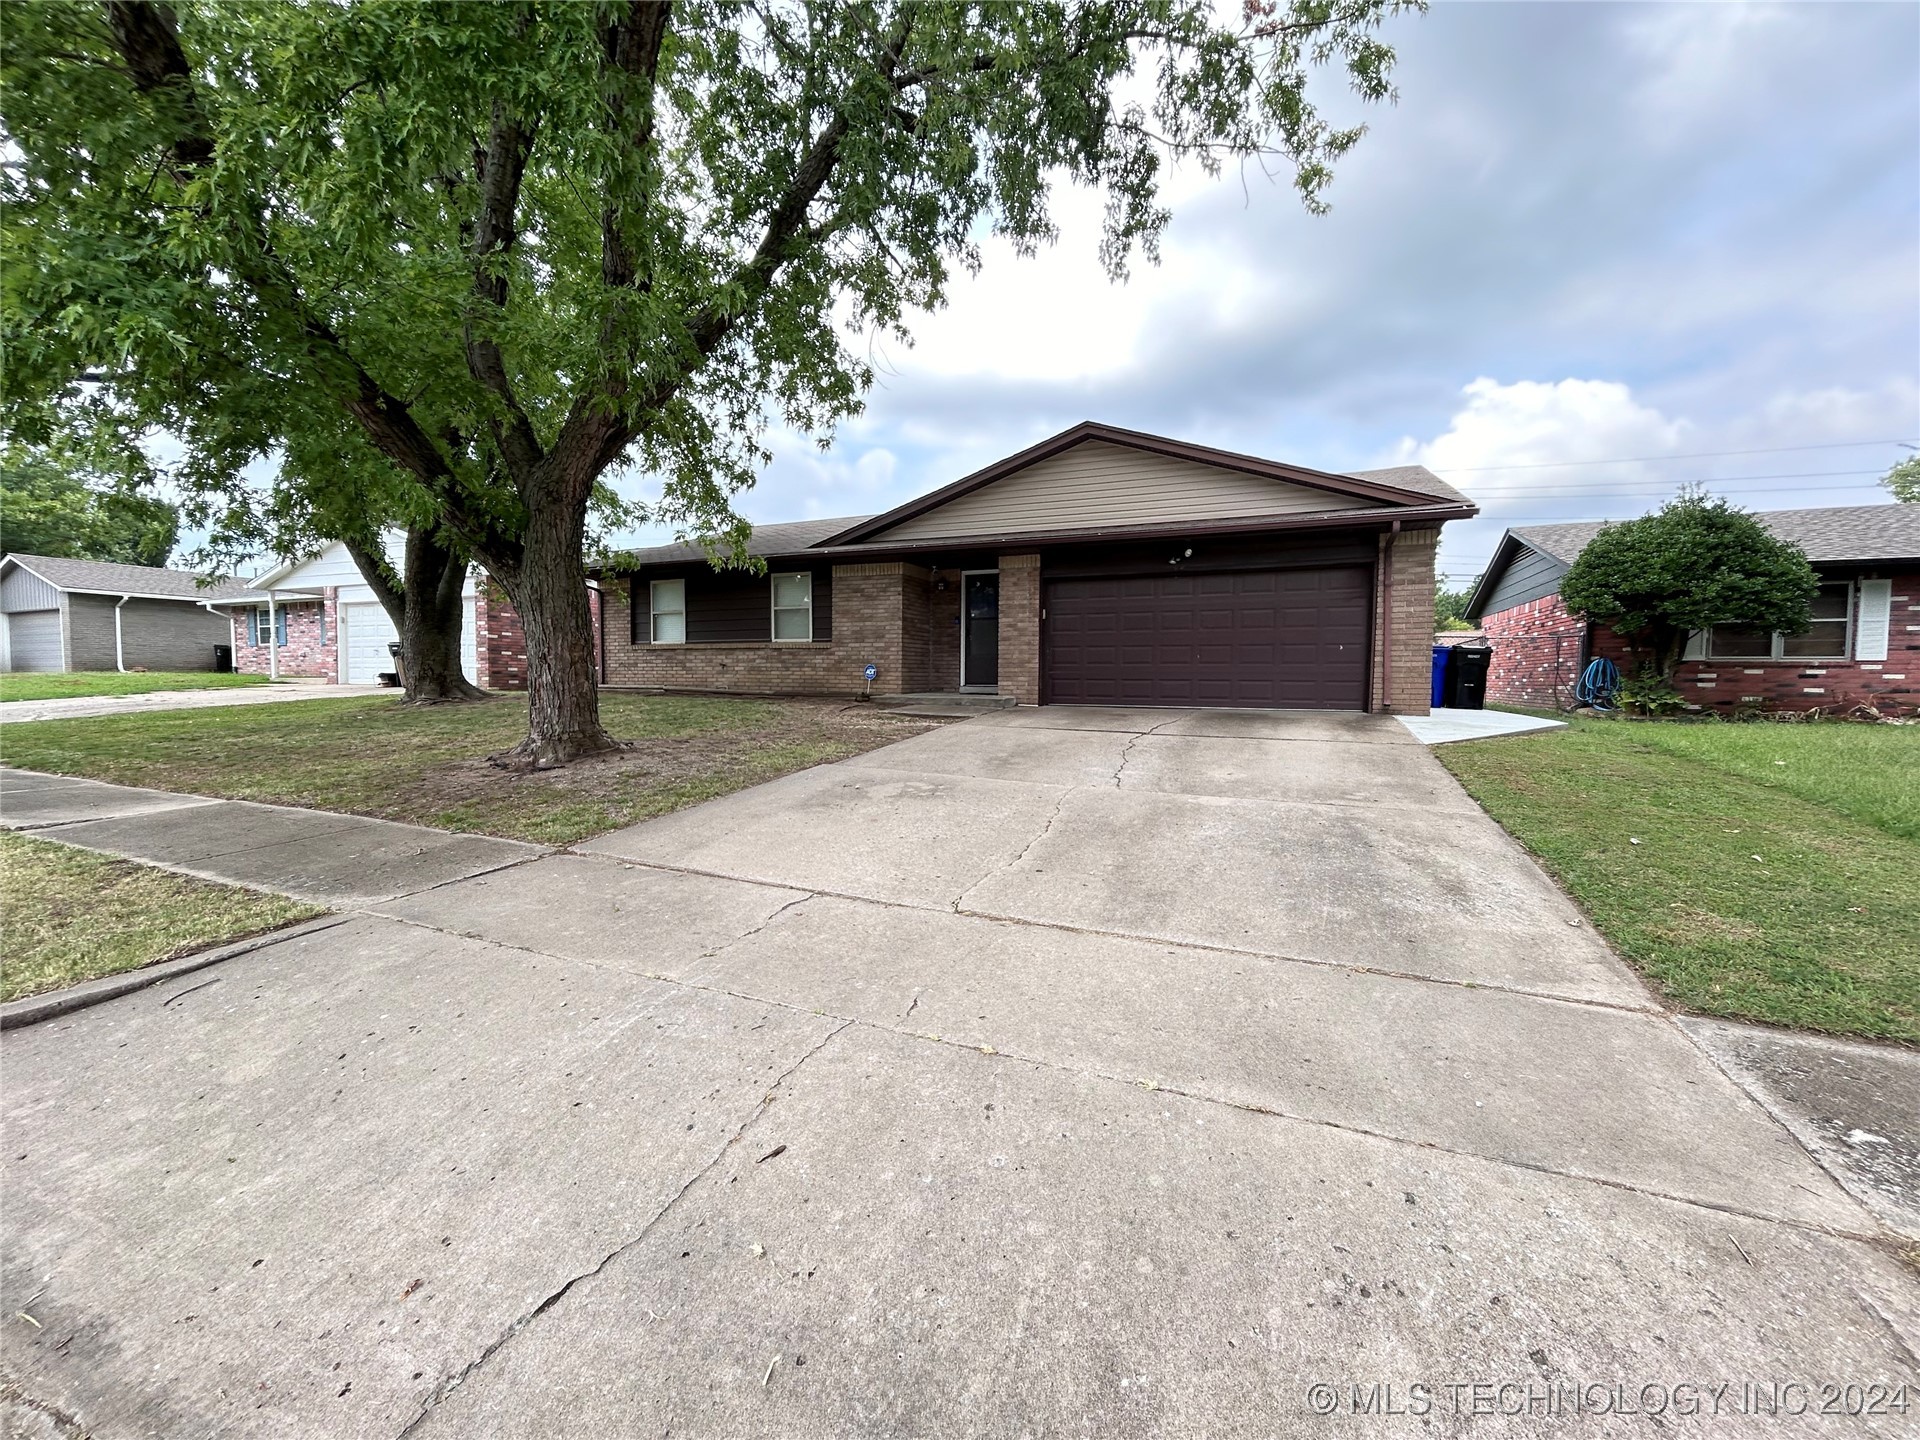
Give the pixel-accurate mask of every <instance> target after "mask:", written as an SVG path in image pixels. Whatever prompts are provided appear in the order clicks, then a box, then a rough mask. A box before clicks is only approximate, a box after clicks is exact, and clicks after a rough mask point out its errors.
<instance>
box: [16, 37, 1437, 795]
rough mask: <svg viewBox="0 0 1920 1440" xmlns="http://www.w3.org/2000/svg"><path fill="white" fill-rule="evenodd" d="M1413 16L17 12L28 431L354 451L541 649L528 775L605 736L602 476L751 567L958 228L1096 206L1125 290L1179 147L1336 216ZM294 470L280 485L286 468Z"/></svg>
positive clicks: (1039, 226) (20, 371) (962, 257)
mask: <svg viewBox="0 0 1920 1440" xmlns="http://www.w3.org/2000/svg"><path fill="white" fill-rule="evenodd" d="M1411 8H1418V4H1417V0H1414V3H1408V0H1282V3H1276V0H1244V8H1243V9H1242V10H1241V11H1240V13H1239V14H1238V15H1229V14H1228V13H1227V12H1226V10H1225V8H1224V7H1221V6H1218V5H1217V4H1215V3H1214V0H1026V3H1018V4H1015V3H982V0H817V3H816V0H764V3H756V4H744V3H738V0H618V3H616V0H567V3H539V0H524V3H520V0H515V3H508V0H502V3H489V4H474V3H460V4H454V3H431V0H406V3H395V0H354V3H344V4H341V3H330V0H328V3H322V0H276V3H273V4H264V5H231V4H221V3H214V0H192V3H181V4H178V5H175V6H167V5H159V4H148V3H140V0H105V3H104V4H94V3H82V0H15V3H13V4H12V5H10V6H9V7H8V31H9V35H8V44H7V45H6V47H5V51H4V55H3V56H0V106H3V107H4V110H3V112H0V126H3V127H4V131H5V135H4V143H5V144H6V146H7V148H8V151H9V155H10V157H11V158H10V159H9V163H8V165H7V166H6V167H5V169H4V172H0V173H3V175H4V179H3V180H0V184H4V186H5V201H6V205H7V208H8V212H9V213H8V216H7V221H8V224H7V230H6V241H7V247H8V254H7V261H8V263H7V271H8V280H7V285H6V287H5V289H4V292H0V294H3V296H4V314H3V315H0V319H3V320H4V325H5V334H4V339H5V342H6V343H7V345H8V347H9V358H10V365H9V367H8V373H7V377H6V385H7V387H8V390H7V400H8V402H9V404H10V406H11V407H12V409H13V412H14V413H13V415H12V416H11V418H12V419H13V421H14V423H15V424H16V425H20V424H23V423H28V422H33V423H40V424H45V425H59V426H67V427H70V426H75V425H80V424H85V425H89V426H92V427H95V428H96V429H106V430H117V431H119V432H121V433H123V434H126V435H137V434H141V433H146V432H149V431H150V430H151V429H153V428H154V427H162V428H164V429H166V430H168V431H170V432H172V433H173V434H174V435H176V436H178V437H180V438H181V440H182V441H183V442H184V443H185V444H186V446H187V448H188V452H189V456H190V459H189V462H188V466H187V469H189V470H190V471H194V472H196V473H197V475H198V476H199V477H200V478H202V479H204V480H206V481H207V483H210V484H219V483H224V482H225V477H227V476H230V475H231V474H233V473H235V466H234V462H235V460H236V459H237V458H238V457H241V456H253V455H260V454H265V453H267V452H268V451H270V450H271V449H273V448H274V447H276V446H278V447H282V448H284V449H285V450H286V451H287V453H288V454H290V455H293V454H301V455H307V456H316V457H323V456H324V454H325V451H326V447H327V446H328V445H330V444H334V443H336V442H337V441H338V437H339V436H340V435H341V434H342V432H343V431H344V430H347V429H351V430H352V431H354V432H355V433H356V435H357V439H356V441H355V442H354V443H355V444H358V445H360V446H363V447H366V448H370V449H371V450H372V451H374V452H377V453H378V454H379V455H380V456H381V457H383V458H384V460H385V461H386V462H388V463H389V464H390V465H391V466H392V467H393V468H394V469H395V470H396V471H397V472H398V473H399V474H400V475H402V476H404V477H405V479H406V483H407V484H408V485H409V486H411V487H412V488H413V489H414V490H415V491H417V493H418V495H419V496H420V497H422V501H423V503H424V505H425V506H426V507H427V508H428V510H429V512H430V513H431V515H432V516H433V517H434V519H435V520H436V521H437V522H438V524H439V526H440V527H441V529H442V531H443V532H444V536H445V537H446V538H447V539H448V540H449V541H451V542H452V543H457V544H458V545H459V546H461V547H463V548H464V550H465V551H466V552H468V553H470V554H472V555H473V556H475V557H477V558H478V559H479V560H480V561H481V562H482V563H483V564H484V565H485V566H486V568H487V569H488V570H489V571H490V572H491V573H492V575H493V576H494V577H495V578H496V579H497V580H498V581H499V582H500V584H501V585H502V586H503V587H504V588H505V590H506V591H507V593H508V594H509V596H511V598H512V599H513V601H514V604H515V606H516V608H517V609H518V611H519V613H520V617H521V620H522V623H523V625H524V626H525V629H526V634H527V641H528V661H529V681H530V689H531V692H532V693H531V696H530V700H531V707H530V714H531V734H530V736H529V741H528V744H527V745H526V746H525V747H523V749H522V752H521V755H520V757H519V758H520V759H522V760H524V761H526V762H528V763H549V762H554V761H562V760H565V759H568V758H571V757H573V756H575V755H580V754H584V753H590V752H592V751H594V750H597V749H601V748H604V747H605V746H606V745H608V744H610V743H611V741H610V740H609V739H608V737H607V736H606V735H605V734H604V732H603V731H602V730H601V728H600V724H599V718H598V708H597V701H596V696H595V691H594V671H593V657H592V650H591V631H590V625H589V616H588V610H587V602H586V596H585V593H584V590H583V586H582V583H581V572H582V565H583V550H584V540H583V536H584V532H585V529H586V526H587V523H588V516H589V511H590V508H591V506H592V505H593V503H594V500H595V496H596V493H599V494H600V495H601V496H602V498H603V499H604V498H605V492H604V490H600V489H599V487H600V486H601V485H602V483H603V477H604V476H605V475H606V473H607V472H608V471H609V469H610V468H612V467H615V466H619V465H623V464H630V465H632V466H634V467H637V468H640V469H644V470H646V471H648V472H651V474H652V475H654V476H655V477H657V479H658V481H659V484H660V494H659V498H658V500H657V501H656V502H654V503H652V504H651V505H649V506H647V507H645V509H644V513H643V514H642V516H641V517H640V518H644V519H646V520H649V521H653V522H665V523H669V524H673V525H676V526H678V527H680V528H681V529H683V530H685V531H687V532H690V533H696V534H699V535H702V536H709V537H717V538H720V539H722V540H724V541H727V542H729V543H731V544H733V545H734V546H736V547H737V546H738V543H739V542H740V541H741V540H742V538H743V537H744V533H745V527H744V524H743V522H741V521H740V520H739V519H738V518H737V517H736V516H735V514H734V512H733V508H732V503H731V502H732V499H733V497H734V496H735V495H736V494H737V493H738V492H739V490H740V489H741V487H743V486H745V485H747V484H748V483H750V482H751V480H752V478H753V476H754V474H755V473H756V471H757V469H758V467H759V465H760V464H762V463H763V462H764V460H765V458H766V457H765V455H764V454H763V453H762V448H761V444H760V436H761V434H762V431H763V427H764V425H765V424H766V423H767V421H768V420H769V419H770V418H771V417H776V416H777V417H778V418H779V419H780V420H782V421H784V422H785V423H787V424H789V425H791V426H793V427H795V428H798V429H802V430H808V431H812V432H815V433H817V434H820V435H823V436H824V435H826V434H827V433H830V431H831V429H832V427H833V425H834V424H835V423H836V422H837V421H838V420H840V419H841V418H843V417H845V416H847V415H850V414H852V413H854V412H855V411H857V410H858V409H859V406H860V399H861V396H862V394H863V393H864V391H865V390H866V388H867V387H868V385H869V384H870V383H871V381H872V378H873V375H872V370H871V367H870V364H869V361H868V358H867V357H868V355H869V354H870V353H871V350H870V341H871V339H872V338H873V337H874V336H875V335H877V334H890V335H893V336H895V337H897V338H899V339H900V340H902V341H905V340H907V339H908V338H909V334H908V332H909V322H910V317H911V316H912V315H914V314H915V313H917V312H919V311H923V310H926V309H929V308H932V307H936V306H938V305H941V304H943V303H944V302H945V298H946V294H947V286H948V282H949V279H950V277H951V275H952V273H953V272H954V270H955V268H956V267H958V268H961V269H968V268H972V267H975V266H977V265H978V263H979V259H980V248H979V247H980V240H981V238H982V236H984V235H986V234H988V233H996V234H999V235H1003V236H1006V237H1009V238H1010V239H1011V240H1012V241H1013V242H1014V243H1015V245H1016V246H1018V247H1020V248H1022V249H1026V250H1031V249H1033V248H1035V247H1037V246H1039V245H1042V244H1045V243H1047V242H1049V241H1051V240H1052V239H1054V238H1055V233H1056V232H1055V228H1054V224H1053V221H1052V220H1051V218H1050V200H1051V196H1052V193H1053V191H1054V189H1055V188H1056V187H1058V186H1060V185H1063V184H1083V185H1089V186H1095V187H1099V188H1101V189H1102V190H1103V191H1104V194H1105V196H1106V210H1105V227H1104V238H1103V240H1102V242H1101V248H1100V258H1101V260H1102V262H1103V263H1104V265H1105V266H1106V269H1107V270H1108V272H1109V273H1110V274H1111V275H1113V276H1115V277H1119V276H1122V275H1124V274H1125V272H1126V268H1127V265H1128V262H1129V259H1130V258H1131V257H1132V256H1134V255H1136V254H1144V255H1146V256H1148V257H1152V256H1153V255H1154V254H1155V251H1156V246H1157V243H1158V240H1159V237H1160V234H1161V232H1162V230H1163V228H1164V227H1165V225H1166V223H1167V219H1168V216H1167V212H1166V210H1165V208H1164V207H1163V206H1162V205H1161V204H1160V203H1159V200H1158V195H1159V183H1160V179H1161V174H1162V168H1163V166H1164V165H1165V164H1166V163H1167V161H1168V160H1169V159H1184V160H1187V161H1190V162H1194V163H1198V164H1200V165H1202V166H1205V167H1207V168H1208V169H1210V170H1214V171H1217V170H1218V169H1219V168H1220V167H1221V166H1222V165H1223V164H1224V163H1227V162H1235V163H1249V164H1253V165H1255V166H1256V167H1257V166H1262V165H1264V166H1266V167H1268V168H1270V169H1273V170H1277V171H1279V172H1281V173H1283V174H1286V175H1288V176H1289V177H1290V178H1291V180H1292V181H1293V183H1294V185H1295V187H1296V189H1297V190H1298V193H1299V195H1300V197H1301V198H1302V200H1303V201H1304V202H1305V203H1306V205H1307V206H1308V208H1309V209H1315V210H1317V209H1319V208H1321V207H1322V206H1323V204H1324V200H1323V193H1324V191H1325V189H1326V186H1327V184H1328V182H1329V180H1330V178H1331V175H1332V166H1333V164H1334V163H1335V162H1336V161H1337V160H1338V159H1339V158H1340V157H1341V156H1342V155H1344V154H1345V153H1346V152H1347V151H1348V150H1349V149H1350V148H1351V147H1352V146H1353V144H1354V143H1355V142H1356V141H1357V140H1358V138H1359V136H1360V133H1361V132H1360V129H1359V128H1357V127H1339V126H1334V125H1332V124H1330V123H1328V122H1327V121H1326V120H1325V119H1324V118H1323V117H1322V116H1321V115H1320V113H1319V112H1318V110H1317V109H1316V107H1315V106H1314V104H1313V103H1312V102H1311V101H1310V99H1309V96H1308V79H1309V76H1310V74H1311V73H1312V72H1313V71H1314V70H1315V69H1316V67H1321V66H1327V67H1330V68H1333V69H1335V70H1337V71H1338V72H1342V73H1343V74H1344V77H1345V79H1346V80H1347V82H1348V83H1349V84H1350V85H1351V87H1352V88H1353V89H1354V90H1356V91H1357V92H1358V93H1359V94H1360V95H1361V96H1362V97H1364V98H1365V99H1368V100H1376V101H1377V100H1382V99H1385V98H1387V97H1388V96H1389V95H1390V93H1391V92H1390V85H1389V81H1388V73H1389V69H1390V66H1391V63H1392V58H1393V56H1392V52H1391V50H1390V49H1389V48H1388V47H1387V46H1386V45H1385V44H1384V43H1382V42H1381V40H1380V39H1379V37H1378V33H1377V31H1378V27H1379V24H1380V21H1381V20H1382V18H1383V17H1384V16H1385V15H1387V14H1389V13H1391V12H1393V11H1395V10H1400V9H1411ZM303 463H304V462H303Z"/></svg>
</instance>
